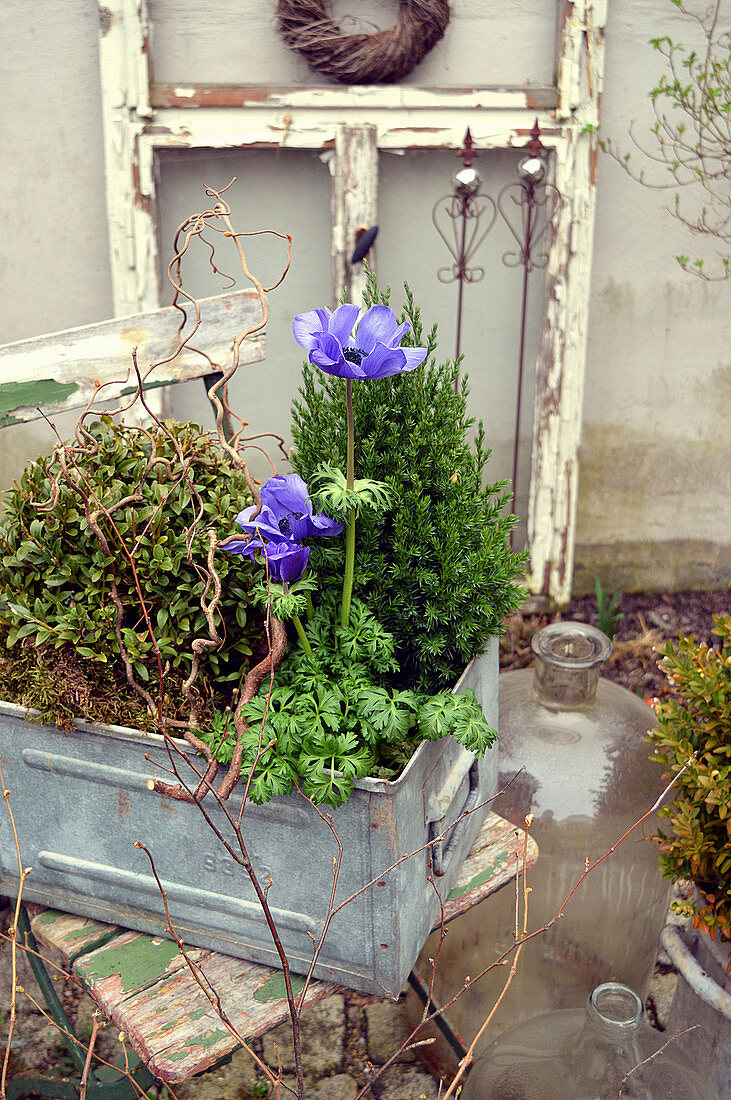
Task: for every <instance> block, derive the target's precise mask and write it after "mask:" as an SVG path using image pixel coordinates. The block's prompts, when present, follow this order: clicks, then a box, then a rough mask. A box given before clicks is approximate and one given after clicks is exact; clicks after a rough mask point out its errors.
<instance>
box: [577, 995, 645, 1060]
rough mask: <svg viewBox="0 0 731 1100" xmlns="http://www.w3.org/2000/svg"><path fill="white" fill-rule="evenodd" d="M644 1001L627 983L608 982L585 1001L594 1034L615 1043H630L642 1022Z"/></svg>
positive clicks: (588, 1022)
mask: <svg viewBox="0 0 731 1100" xmlns="http://www.w3.org/2000/svg"><path fill="white" fill-rule="evenodd" d="M642 1014H643V1007H642V1001H641V1000H640V998H639V997H638V996H637V994H636V993H634V992H633V991H632V990H631V989H630V988H629V987H628V986H626V985H620V983H619V982H605V983H604V985H599V986H597V987H596V989H595V990H593V992H592V993H591V994H590V996H589V999H588V1001H587V1002H586V1022H587V1025H588V1027H589V1029H590V1030H591V1031H592V1032H593V1034H594V1035H596V1037H597V1038H598V1039H600V1040H602V1041H603V1042H605V1043H609V1044H611V1045H612V1046H618V1047H619V1046H626V1045H628V1044H629V1043H631V1042H632V1041H633V1040H634V1039H635V1037H636V1035H637V1033H638V1031H639V1029H640V1026H641V1024H642Z"/></svg>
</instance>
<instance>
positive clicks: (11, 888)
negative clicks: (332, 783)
mask: <svg viewBox="0 0 731 1100" xmlns="http://www.w3.org/2000/svg"><path fill="white" fill-rule="evenodd" d="M497 653H498V647H497V640H496V639H494V638H493V639H491V640H490V644H489V648H488V650H487V652H486V653H485V654H483V655H482V656H481V657H478V658H475V660H473V661H472V662H471V663H470V665H469V666H468V667H467V669H466V670H465V672H464V674H463V676H462V677H461V679H460V681H459V683H458V684H457V685H456V687H455V689H454V690H455V691H464V690H465V689H467V688H472V690H473V691H474V693H475V695H476V697H477V700H478V702H479V703H480V704H481V706H482V709H483V711H484V713H485V716H486V718H487V720H488V722H489V723H490V725H492V726H493V727H494V728H497V672H498V662H497ZM25 715H26V712H25V711H24V709H23V708H22V707H18V706H15V705H13V704H9V703H0V754H2V764H3V771H4V775H5V786H6V788H7V789H8V790H9V792H10V805H11V807H12V810H13V814H14V817H15V822H16V827H17V831H18V837H19V842H20V849H21V855H22V861H23V866H24V867H32V872H31V874H30V875H29V876H28V878H27V879H26V880H25V883H24V886H23V897H24V898H25V899H26V900H29V901H37V902H41V903H42V904H45V905H49V906H52V907H54V908H57V909H61V910H64V911H66V912H69V913H76V914H79V915H81V916H88V917H94V918H97V919H99V920H103V921H108V922H110V923H116V924H121V925H123V926H125V927H127V928H132V929H136V930H139V931H143V932H151V933H154V934H157V935H163V936H165V935H167V930H166V927H165V921H164V909H163V904H162V899H161V897H160V893H159V890H158V887H157V885H156V883H155V880H154V877H153V876H152V874H151V871H150V864H149V861H148V859H147V856H146V855H145V853H144V852H142V851H140V850H139V849H137V848H135V847H134V843H135V841H143V842H144V843H145V844H146V845H147V846H148V848H149V849H150V851H151V853H152V855H153V858H154V860H155V865H156V868H157V871H158V873H159V875H160V878H161V881H162V883H163V886H164V887H165V889H166V891H167V897H168V904H169V908H170V913H171V917H172V921H173V924H174V925H175V928H176V930H177V932H178V934H179V935H180V937H181V939H182V940H183V941H184V942H185V943H188V944H190V945H193V946H200V947H207V948H211V949H213V950H217V951H221V952H223V953H225V954H228V955H234V956H236V957H238V958H242V959H249V960H252V961H254V962H260V963H264V964H267V965H271V966H274V967H276V966H277V965H278V961H279V960H278V956H277V954H276V951H275V949H274V945H273V943H272V940H271V936H270V934H269V930H268V928H267V926H266V923H265V921H264V917H263V915H262V912H261V909H260V907H259V904H258V902H257V899H256V896H255V894H254V891H253V888H252V886H251V883H250V882H249V880H248V877H247V876H246V872H245V871H244V870H243V868H241V867H239V866H238V864H236V863H235V862H234V861H233V860H232V859H231V858H230V856H228V854H227V853H226V851H225V850H224V848H223V847H222V845H221V844H220V842H219V841H218V840H217V838H216V837H215V835H214V834H213V832H212V831H211V829H210V828H209V826H208V825H207V824H206V822H205V820H204V818H203V815H202V814H201V812H200V810H199V809H198V807H196V806H193V805H190V804H188V803H182V802H175V801H173V800H171V799H168V798H166V797H164V796H161V795H159V794H156V793H154V792H151V791H150V790H149V789H148V786H147V783H148V780H149V779H150V778H151V777H152V776H158V777H159V776H160V775H161V774H163V773H161V772H160V771H159V769H157V768H155V767H154V763H153V762H157V763H160V764H162V765H163V766H165V767H169V760H168V755H167V751H166V749H165V745H164V741H163V739H162V738H161V737H157V736H154V735H143V734H140V733H138V732H137V731H135V730H131V729H125V728H122V727H116V726H96V725H89V724H88V723H84V722H77V723H76V724H75V728H74V729H73V730H72V731H71V732H63V731H60V730H58V729H56V728H55V727H51V726H44V725H37V724H35V723H33V722H30V721H27V720H26V717H25ZM181 747H183V748H187V746H186V745H185V743H181ZM145 754H147V755H148V756H149V758H150V759H149V760H146V759H145ZM181 774H184V772H182V773H181ZM496 790H497V746H493V748H492V749H490V750H488V752H487V753H486V754H485V756H484V757H483V758H482V759H481V760H476V759H475V758H474V757H473V756H472V754H471V753H469V752H467V751H466V750H465V749H464V748H462V746H461V745H459V744H458V743H457V742H455V741H454V740H453V739H452V738H445V739H443V740H441V741H434V742H426V743H424V744H422V745H421V747H420V748H419V750H418V752H417V753H416V754H415V755H414V756H413V758H412V759H411V761H410V762H409V764H408V766H407V768H406V769H405V770H404V772H403V773H402V775H401V776H400V777H399V778H398V780H396V781H394V782H386V781H383V780H378V779H363V780H360V781H359V782H358V783H357V784H356V788H355V791H354V792H353V794H352V796H351V798H350V800H349V802H348V803H347V804H346V805H345V806H342V807H339V808H338V809H336V810H334V811H332V820H333V826H334V828H335V830H336V832H337V835H338V837H339V838H340V841H341V843H342V845H343V848H344V852H343V858H342V865H341V869H340V876H339V880H338V890H337V894H336V898H335V902H336V904H337V903H338V902H340V901H341V900H344V899H345V898H348V897H350V896H351V895H352V894H354V893H356V891H358V890H360V889H361V888H362V887H363V886H365V885H366V884H367V883H370V882H374V883H375V884H374V885H373V886H371V887H369V888H368V889H367V890H364V891H363V892H362V893H360V894H359V895H358V896H357V897H356V898H355V899H354V900H353V901H352V902H350V903H349V904H348V905H347V906H345V908H343V909H342V910H341V911H340V912H339V913H338V914H337V915H336V916H335V917H334V919H333V921H332V924H331V926H330V929H329V932H328V935H327V938H326V940H325V944H324V948H323V950H322V953H321V955H320V958H319V962H318V965H317V967H316V969H315V976H316V977H318V978H322V979H326V980H329V981H336V982H338V983H340V984H342V985H345V986H350V987H352V988H354V989H359V990H363V991H368V992H373V993H377V994H381V995H384V994H388V995H391V996H393V997H397V996H398V995H399V993H400V992H401V990H402V988H403V986H404V983H405V981H406V978H407V976H408V973H409V971H410V970H411V968H412V966H413V964H414V962H415V961H416V957H417V955H418V953H419V951H420V949H421V947H422V945H423V943H424V941H425V940H426V937H427V935H428V933H429V931H430V929H431V927H432V925H433V923H434V922H435V921H436V920H438V917H439V902H438V900H437V897H436V895H435V890H434V885H432V883H431V882H429V876H430V875H431V874H432V869H431V867H430V856H429V851H428V850H421V851H418V852H417V849H423V846H424V845H425V844H427V843H428V842H429V841H431V840H434V839H435V838H436V837H440V836H442V835H443V834H444V832H445V830H446V829H447V828H448V826H449V825H450V824H451V823H452V822H453V821H455V819H456V818H458V817H459V816H460V814H461V812H462V810H463V809H464V808H465V806H467V807H470V806H473V805H474V806H478V805H480V804H481V803H483V802H484V801H485V799H487V798H490V797H491V796H492V795H493V794H495V792H496ZM238 791H239V788H237V789H236V790H235V791H234V794H233V795H232V796H231V799H230V800H229V801H230V803H231V805H232V808H233V809H234V812H236V809H237V807H238V800H237V798H236V795H237V793H238ZM204 805H205V806H206V809H207V811H208V813H209V814H210V815H211V817H212V818H213V820H214V821H215V823H216V825H217V826H218V827H219V829H220V830H221V832H222V833H223V835H224V836H226V837H227V838H228V839H229V840H230V841H231V842H232V844H233V845H234V846H235V838H234V837H233V835H232V833H231V829H230V826H229V825H228V823H227V821H226V819H225V816H224V814H223V813H221V812H220V810H219V808H218V807H217V805H216V804H215V802H214V800H213V799H212V798H211V797H210V795H209V796H208V797H207V798H206V800H205V802H204ZM328 809H329V807H325V808H324V810H328ZM487 809H488V807H487V806H484V807H483V808H481V809H479V810H477V811H476V812H475V813H471V814H468V815H467V816H465V817H463V818H462V820H461V821H460V822H459V823H458V824H457V825H456V826H455V828H454V829H453V830H451V831H449V832H447V833H446V836H445V838H444V841H443V843H441V842H440V843H438V844H437V845H434V846H433V847H434V848H435V849H440V850H439V851H435V856H436V857H437V858H439V859H441V861H442V864H443V868H442V869H443V871H444V873H443V875H441V876H440V877H436V878H434V879H433V882H434V884H435V885H436V887H437V889H438V891H439V894H440V895H441V897H442V898H445V899H446V897H447V896H448V894H449V891H450V889H451V887H452V884H453V882H454V879H455V876H456V873H457V871H458V869H459V866H460V864H461V862H462V860H463V859H464V857H465V856H466V854H467V852H468V851H469V849H470V847H471V845H472V842H473V840H474V838H475V836H476V835H477V832H478V830H479V827H480V825H481V824H482V821H483V820H484V817H485V814H486V812H487ZM243 833H244V837H245V840H246V843H247V847H248V851H249V854H250V856H251V858H252V863H253V865H254V869H255V871H256V873H257V875H258V877H259V881H260V882H261V883H262V884H266V882H267V880H268V879H269V878H271V880H272V885H271V887H270V889H269V894H268V899H269V904H270V906H271V907H272V911H273V916H274V919H275V922H276V924H277V927H278V931H279V935H280V938H281V940H282V943H283V945H284V948H285V951H286V953H287V957H288V959H289V962H290V964H291V967H292V969H293V970H294V971H295V972H298V973H306V972H307V970H308V969H309V966H310V962H311V959H312V949H313V943H312V938H311V937H313V936H314V937H315V939H318V938H319V936H320V933H321V931H322V927H323V923H324V920H325V916H326V914H327V907H328V901H329V898H330V895H331V892H332V883H333V860H334V858H335V857H336V856H337V854H338V849H337V844H336V842H335V840H334V839H333V837H332V834H331V832H330V830H329V829H328V827H327V826H326V825H325V824H324V823H323V821H322V820H321V819H320V817H319V816H318V815H317V814H316V813H315V811H314V810H313V809H312V807H311V806H310V805H309V804H308V803H307V802H305V801H304V800H303V799H302V798H300V797H299V795H297V794H294V795H291V796H289V797H287V798H283V799H276V800H274V801H272V802H270V803H268V804H266V805H264V806H256V805H253V804H248V805H247V807H246V811H245V814H244V818H243ZM412 852H417V854H415V855H413V856H411V858H409V859H405V860H403V862H400V863H398V866H397V867H395V869H393V870H392V871H390V872H389V873H388V874H387V873H386V872H387V871H388V868H389V867H391V866H392V865H393V864H394V863H396V862H397V861H398V860H400V859H401V858H402V857H403V856H406V855H408V854H409V853H412ZM18 881H19V877H18V864H17V857H16V851H15V843H14V840H13V833H12V829H11V824H10V820H9V815H8V814H7V812H5V811H4V809H3V811H2V812H0V894H3V893H5V894H16V893H17V890H18Z"/></svg>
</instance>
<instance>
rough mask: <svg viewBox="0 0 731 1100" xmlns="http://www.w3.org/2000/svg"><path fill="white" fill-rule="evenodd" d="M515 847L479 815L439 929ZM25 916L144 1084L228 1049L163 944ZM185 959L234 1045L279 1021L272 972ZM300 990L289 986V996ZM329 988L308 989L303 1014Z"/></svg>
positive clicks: (18, 1085) (282, 1013) (504, 878)
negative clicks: (211, 993) (208, 988)
mask: <svg viewBox="0 0 731 1100" xmlns="http://www.w3.org/2000/svg"><path fill="white" fill-rule="evenodd" d="M524 844H525V836H524V834H523V832H522V831H521V830H520V829H516V827H515V826H514V825H512V824H511V823H510V822H508V821H506V820H505V819H504V818H502V817H499V816H498V815H497V814H494V813H488V815H487V818H486V820H485V823H484V825H483V826H482V829H481V830H480V833H479V834H478V836H477V839H476V841H475V844H474V845H473V847H472V849H471V851H470V854H469V856H468V857H467V859H466V860H465V862H464V864H463V865H462V869H461V871H460V874H459V878H458V880H457V883H456V885H455V887H454V889H453V890H452V892H451V894H450V895H449V898H448V900H447V902H446V904H445V912H444V919H445V921H450V920H453V919H454V918H455V917H457V916H459V915H460V914H461V913H464V912H466V911H467V910H468V909H471V908H472V906H474V905H476V904H477V903H478V902H481V901H483V900H484V899H485V898H487V897H489V896H490V895H491V894H493V893H495V891H497V890H499V889H500V888H501V887H502V886H504V885H506V883H509V882H511V881H512V880H513V879H514V878H515V876H516V874H517V873H518V871H519V869H520V868H521V867H522V863H523V851H524ZM537 856H538V849H537V847H536V844H535V842H534V841H533V840H532V839H531V838H528V842H527V860H526V862H527V865H528V866H531V865H532V864H533V863H534V862H535V860H536V858H537ZM28 911H29V915H30V928H31V930H32V935H33V937H34V939H35V941H36V943H37V945H38V949H39V951H40V953H41V954H42V955H44V956H45V957H46V958H47V959H48V960H50V961H51V962H53V963H55V964H57V965H59V966H60V967H62V968H63V969H64V970H66V971H71V972H72V973H73V974H74V975H75V977H76V978H78V980H79V981H80V983H81V985H82V986H83V987H84V989H86V990H87V991H88V992H89V994H90V995H91V996H92V997H93V999H94V1000H95V1001H96V1003H97V1005H98V1006H99V1007H100V1009H101V1010H102V1012H103V1014H104V1016H105V1017H106V1018H107V1019H108V1020H110V1021H111V1022H112V1023H113V1024H114V1026H115V1027H116V1028H118V1029H119V1031H121V1032H123V1033H124V1036H125V1042H126V1043H128V1044H129V1046H130V1047H131V1048H132V1050H134V1052H135V1053H136V1054H137V1055H138V1056H139V1058H140V1059H141V1061H142V1063H144V1065H145V1066H146V1067H147V1070H148V1071H149V1072H150V1073H151V1074H153V1075H154V1077H156V1078H158V1079H159V1080H161V1081H164V1082H166V1083H169V1084H173V1085H174V1084H175V1082H180V1081H186V1080H189V1079H190V1078H191V1077H193V1076H195V1075H196V1074H199V1073H202V1072H203V1071H204V1070H206V1069H209V1068H210V1067H212V1066H213V1065H215V1064H217V1063H219V1062H220V1061H221V1060H222V1059H226V1058H227V1057H228V1056H230V1055H231V1053H232V1052H233V1051H234V1050H235V1049H236V1048H237V1046H238V1044H237V1042H236V1040H235V1039H234V1038H233V1037H232V1035H231V1034H230V1032H229V1031H228V1030H227V1029H226V1028H225V1027H224V1026H223V1024H222V1023H221V1020H220V1019H219V1017H218V1016H217V1015H216V1013H215V1011H214V1010H213V1009H212V1007H211V1005H210V1003H209V1001H208V1000H207V998H206V997H205V996H204V994H203V993H202V991H201V989H200V986H199V985H198V983H197V982H196V981H195V980H194V979H193V977H192V976H191V974H190V971H189V969H188V967H187V966H186V964H185V962H184V960H183V958H182V956H181V954H180V952H179V951H178V949H177V947H176V945H175V943H173V942H172V941H170V940H167V939H161V938H158V937H154V936H149V935H146V934H144V933H139V932H130V931H129V930H127V929H124V928H120V927H118V926H115V925H110V924H103V923H102V922H100V921H95V920H91V919H88V918H85V917H74V916H69V915H68V914H65V913H61V912H58V911H57V910H53V909H44V908H42V907H40V906H30V905H29V906H28ZM190 957H191V959H193V960H194V962H195V963H197V964H198V966H200V967H201V969H202V971H203V973H204V974H205V976H206V977H207V978H208V979H209V980H210V982H211V984H212V986H213V987H214V988H215V990H216V992H217V993H218V995H219V997H220V1003H221V1005H222V1007H223V1009H224V1011H225V1012H226V1015H227V1017H228V1019H229V1020H230V1022H231V1023H232V1025H233V1026H234V1028H235V1029H236V1030H237V1031H238V1032H239V1033H240V1034H241V1035H242V1037H244V1038H246V1039H247V1040H248V1039H253V1038H256V1037H257V1036H260V1035H263V1034H264V1033H265V1032H266V1031H268V1030H269V1029H271V1028H273V1027H276V1025H277V1024H280V1023H282V1022H283V1021H284V1020H286V1019H287V1018H288V1011H287V1002H286V999H285V997H284V982H283V978H282V975H281V974H280V973H279V972H278V971H276V970H272V969H270V968H269V967H265V966H260V965H257V964H255V963H248V962H243V961H241V960H240V959H233V958H230V957H229V956H226V955H221V954H219V953H217V952H214V951H206V950H204V949H202V948H197V947H196V948H191V949H190ZM302 985H303V980H302V979H300V978H295V988H296V989H298V990H301V989H302ZM337 988H338V987H337V986H335V985H333V984H331V983H328V982H322V981H314V982H312V984H311V985H310V988H309V990H308V994H307V998H306V1002H305V1003H306V1005H311V1004H314V1003H315V1002H317V1001H319V1000H321V999H322V998H324V997H326V996H328V995H329V994H330V993H332V992H334V991H335V990H336V989H337ZM81 1053H82V1054H83V1048H81ZM140 1083H142V1082H140ZM38 1084H39V1079H37V1078H36V1079H34V1080H33V1081H31V1080H30V1079H27V1080H21V1079H20V1078H16V1080H15V1082H14V1087H13V1091H12V1092H11V1091H9V1093H8V1095H9V1097H11V1098H12V1097H17V1096H22V1095H26V1094H27V1093H30V1092H32V1091H35V1090H37V1086H38ZM49 1084H50V1083H49V1082H48V1081H46V1082H45V1088H44V1093H43V1094H44V1095H56V1096H65V1095H72V1096H73V1095H74V1093H73V1092H72V1093H69V1094H67V1093H66V1092H64V1091H61V1092H55V1093H54V1092H52V1091H49ZM143 1087H144V1086H143ZM18 1089H20V1090H22V1091H18ZM97 1095H101V1094H100V1093H97ZM109 1095H111V1094H109ZM118 1095H122V1094H121V1093H119V1094H118ZM129 1095H130V1096H131V1095H132V1092H130V1093H129Z"/></svg>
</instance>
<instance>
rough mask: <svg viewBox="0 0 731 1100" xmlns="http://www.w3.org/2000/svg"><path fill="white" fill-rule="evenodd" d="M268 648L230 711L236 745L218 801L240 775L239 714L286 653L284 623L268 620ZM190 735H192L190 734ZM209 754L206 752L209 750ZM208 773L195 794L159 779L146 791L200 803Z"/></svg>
mask: <svg viewBox="0 0 731 1100" xmlns="http://www.w3.org/2000/svg"><path fill="white" fill-rule="evenodd" d="M271 634H272V638H271V648H270V651H269V653H267V655H266V657H265V658H264V660H263V661H259V663H258V664H257V665H254V667H253V668H252V669H251V671H250V672H249V674H248V676H247V677H246V679H245V680H244V685H243V687H242V689H241V694H240V696H239V700H238V703H237V705H236V711H235V712H234V728H235V730H236V745H235V747H234V753H233V758H232V760H231V763H230V764H229V768H228V771H227V773H226V775H225V776H224V778H223V779H222V780H221V783H220V785H219V787H218V790H217V792H216V793H217V797H218V798H220V799H224V800H225V799H227V798H228V796H229V795H230V794H231V791H232V790H233V789H234V787H235V786H236V784H237V783H238V781H239V778H240V776H241V757H242V754H243V739H244V736H245V734H246V733H247V732H248V729H249V727H248V725H247V723H246V721H245V720H244V718H243V717H242V715H241V709H242V707H244V706H245V705H246V703H250V702H251V700H252V699H253V698H254V696H255V695H256V693H257V691H258V690H259V685H260V684H261V682H262V680H263V679H264V677H265V676H267V675H271V674H272V672H273V670H274V669H275V668H276V667H277V665H278V664H280V663H281V661H282V659H283V658H284V655H285V653H286V652H287V631H286V629H285V626H284V623H282V622H280V621H279V620H278V619H272V620H271ZM193 736H194V735H193ZM209 751H210V750H209ZM207 777H208V773H206V776H204V778H203V781H202V782H201V783H200V784H199V786H198V788H197V790H196V792H195V794H193V793H192V792H191V791H189V790H187V789H186V788H185V787H183V785H182V784H173V783H164V782H163V781H162V780H161V779H150V780H148V782H147V786H148V789H149V790H151V791H156V792H157V793H158V794H164V795H166V796H167V797H168V798H174V799H175V800H176V801H177V802H200V801H201V799H202V798H203V797H204V795H205V794H206V793H207V792H208V791H209V790H211V789H212V787H211V783H210V782H209V781H208V778H207Z"/></svg>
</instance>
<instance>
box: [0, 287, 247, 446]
mask: <svg viewBox="0 0 731 1100" xmlns="http://www.w3.org/2000/svg"><path fill="white" fill-rule="evenodd" d="M199 305H200V308H201V325H200V328H199V329H198V331H197V332H196V334H195V336H194V337H193V339H192V341H191V343H192V345H193V346H194V347H199V348H202V349H203V350H204V351H205V352H206V354H207V355H208V356H210V358H211V359H212V360H213V362H214V364H218V365H220V366H223V367H227V366H229V364H230V361H231V345H232V343H233V338H234V336H235V335H236V334H237V333H241V332H244V331H245V330H246V329H248V328H250V327H251V326H253V325H255V324H256V323H257V322H258V321H259V319H260V317H261V305H260V303H259V299H258V297H257V295H256V293H255V292H254V291H253V290H237V291H232V292H231V293H230V294H219V295H217V296H216V297H213V298H203V299H201V301H200V302H199ZM186 312H187V316H188V320H187V323H186V326H185V330H184V334H185V333H189V332H190V331H191V330H192V326H193V321H194V319H195V310H194V309H193V308H192V307H191V306H190V305H189V304H186ZM181 317H182V314H181V313H180V312H179V310H177V309H175V308H173V307H172V306H168V307H167V308H164V309H157V310H153V311H152V312H149V313H135V314H133V315H132V316H131V317H117V318H114V319H113V320H110V321H101V322H99V323H98V324H94V325H82V326H81V327H79V328H72V329H66V330H65V331H64V332H52V333H49V334H48V335H45V336H39V337H34V338H33V339H30V340H19V341H16V342H15V343H13V344H5V345H4V346H2V347H0V427H6V426H7V425H9V424H15V423H20V422H25V421H28V420H37V419H38V417H39V416H40V415H41V414H40V413H39V411H38V408H37V406H40V407H41V408H42V409H43V411H44V413H46V414H47V415H49V414H54V413H58V412H62V411H64V410H67V409H78V408H82V407H83V406H84V405H86V404H87V403H88V402H89V401H90V400H91V398H92V397H93V396H94V392H95V380H98V381H99V382H101V383H111V384H110V385H108V386H105V388H104V389H103V390H102V391H101V393H100V397H99V399H100V400H102V401H116V400H117V399H118V398H119V397H120V396H123V395H125V394H131V393H134V392H135V389H136V387H137V379H136V375H135V373H134V370H133V366H132V349H133V348H134V347H137V348H138V363H139V366H140V369H141V371H142V374H143V375H144V374H145V372H146V370H147V368H148V367H149V366H150V364H151V363H154V362H157V361H158V360H160V359H165V358H166V357H167V356H169V355H171V354H172V353H173V351H174V350H175V348H176V346H177V336H176V333H177V330H178V326H179V324H180V321H181ZM263 358H264V336H263V334H261V333H260V334H257V335H256V336H254V337H252V338H251V339H249V340H245V341H244V342H243V344H242V345H241V353H240V362H241V363H256V362H259V361H260V360H262V359H263ZM213 369H214V368H212V367H211V364H210V362H209V360H208V359H207V358H205V357H204V356H203V355H200V354H197V353H196V352H194V351H191V350H190V349H188V348H186V349H184V350H183V351H182V352H181V353H180V354H179V355H178V356H176V358H175V359H174V360H173V361H172V362H171V363H167V364H165V365H163V366H160V367H158V368H156V369H155V371H154V373H153V374H152V375H151V376H150V378H149V380H148V383H147V385H146V388H151V387H157V386H167V385H171V384H172V383H174V382H186V381H188V380H190V379H193V378H204V377H205V376H206V375H209V374H211V372H212V370H213Z"/></svg>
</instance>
